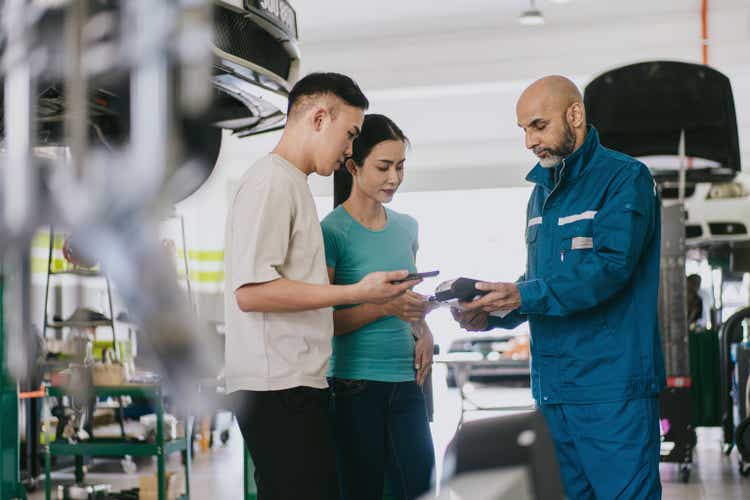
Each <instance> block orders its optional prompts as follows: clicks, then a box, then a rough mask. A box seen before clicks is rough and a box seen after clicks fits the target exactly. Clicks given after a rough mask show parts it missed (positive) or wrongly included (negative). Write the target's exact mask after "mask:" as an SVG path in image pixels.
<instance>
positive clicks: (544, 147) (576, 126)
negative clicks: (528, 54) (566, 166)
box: [516, 75, 586, 167]
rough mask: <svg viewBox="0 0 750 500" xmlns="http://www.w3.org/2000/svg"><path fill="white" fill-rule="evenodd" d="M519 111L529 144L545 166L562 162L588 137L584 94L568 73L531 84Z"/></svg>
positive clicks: (519, 124)
mask: <svg viewBox="0 0 750 500" xmlns="http://www.w3.org/2000/svg"><path fill="white" fill-rule="evenodd" d="M516 114H517V117H518V126H519V127H521V128H522V129H523V130H524V131H525V132H526V147H527V148H528V149H531V150H532V151H533V152H534V154H535V155H537V157H538V158H539V163H540V164H541V165H542V166H543V167H553V166H555V165H557V164H558V163H560V162H561V161H562V159H563V158H565V157H566V156H569V155H570V154H571V153H572V152H573V151H575V150H576V149H578V147H580V145H581V144H583V140H584V139H585V137H586V110H585V109H584V106H583V96H581V92H580V91H579V90H578V87H576V86H575V84H574V83H573V82H572V81H570V80H569V79H568V78H565V77H564V76H559V75H550V76H545V77H544V78H540V79H539V80H537V81H535V82H534V83H532V84H531V85H529V86H528V87H527V88H526V90H524V91H523V93H521V96H520V97H519V98H518V103H517V104H516Z"/></svg>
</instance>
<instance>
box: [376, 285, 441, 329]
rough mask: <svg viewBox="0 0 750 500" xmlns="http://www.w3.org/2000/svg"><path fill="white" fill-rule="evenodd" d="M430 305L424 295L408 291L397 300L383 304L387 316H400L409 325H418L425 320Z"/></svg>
mask: <svg viewBox="0 0 750 500" xmlns="http://www.w3.org/2000/svg"><path fill="white" fill-rule="evenodd" d="M429 307H430V303H429V302H427V300H426V297H425V296H424V295H420V294H418V293H416V292H413V291H411V290H407V291H406V292H404V293H403V294H401V295H399V296H398V297H396V298H395V299H391V300H389V301H388V302H386V303H385V304H383V310H384V312H385V314H386V316H398V317H399V318H401V319H402V320H404V321H406V322H407V323H416V322H417V321H421V320H423V319H424V317H425V315H426V314H427V313H428V311H429Z"/></svg>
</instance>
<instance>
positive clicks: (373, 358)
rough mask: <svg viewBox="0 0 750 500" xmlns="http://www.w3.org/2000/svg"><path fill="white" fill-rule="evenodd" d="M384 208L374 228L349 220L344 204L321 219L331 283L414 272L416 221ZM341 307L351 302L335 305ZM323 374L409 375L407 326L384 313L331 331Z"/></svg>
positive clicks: (395, 378) (396, 378)
mask: <svg viewBox="0 0 750 500" xmlns="http://www.w3.org/2000/svg"><path fill="white" fill-rule="evenodd" d="M385 213H386V216H387V222H386V224H385V226H384V227H383V229H380V230H377V231H373V230H370V229H367V228H366V227H364V226H363V225H361V224H360V223H359V222H357V221H356V220H354V219H353V218H352V216H351V215H349V213H348V212H347V211H346V209H344V207H343V205H339V206H338V207H336V209H335V210H334V211H333V212H331V213H330V214H328V216H327V217H326V218H325V219H323V222H322V223H321V226H322V228H323V240H324V242H325V252H326V264H327V265H328V267H332V268H334V269H335V271H336V273H335V276H334V280H333V282H334V283H335V284H338V285H351V284H353V283H357V282H358V281H360V280H361V279H362V278H364V277H365V276H366V275H367V274H369V273H371V272H374V271H396V270H399V269H407V270H409V272H416V270H417V267H416V263H415V260H416V254H417V248H418V243H417V231H418V230H417V221H416V220H414V219H413V218H412V217H409V216H408V215H405V214H400V213H398V212H394V211H393V210H389V209H387V208H386V209H385ZM345 307H352V306H339V307H338V309H341V308H345ZM328 375H329V376H334V377H337V378H347V379H358V380H377V381H380V382H406V381H410V380H414V378H415V372H414V337H413V335H412V330H411V326H410V325H409V324H408V323H407V322H405V321H403V320H401V319H399V318H397V317H396V316H386V317H383V318H380V319H378V320H376V321H374V322H372V323H370V324H367V325H365V326H363V327H362V328H360V329H358V330H355V331H353V332H351V333H347V334H344V335H338V336H335V337H334V338H333V354H332V355H331V362H330V367H329V369H328Z"/></svg>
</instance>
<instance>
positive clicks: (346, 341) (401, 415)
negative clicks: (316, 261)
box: [322, 114, 435, 500]
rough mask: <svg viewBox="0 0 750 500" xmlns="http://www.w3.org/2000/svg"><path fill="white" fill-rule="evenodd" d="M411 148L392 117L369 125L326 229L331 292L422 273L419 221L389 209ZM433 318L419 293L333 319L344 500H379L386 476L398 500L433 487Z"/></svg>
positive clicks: (375, 118) (344, 311) (373, 118)
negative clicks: (365, 280) (396, 272)
mask: <svg viewBox="0 0 750 500" xmlns="http://www.w3.org/2000/svg"><path fill="white" fill-rule="evenodd" d="M407 143H408V140H407V138H406V136H405V135H404V133H403V132H402V131H401V130H400V129H399V128H398V127H397V126H396V124H395V123H393V121H391V120H390V119H389V118H387V117H385V116H383V115H376V114H370V115H367V116H365V119H364V123H363V124H362V131H361V133H360V135H359V136H358V137H357V138H356V139H355V140H354V144H353V146H352V157H351V158H349V159H347V161H346V170H347V171H348V172H349V173H350V174H351V180H352V183H351V184H352V188H351V193H350V195H349V197H348V198H347V199H346V201H345V202H344V203H343V204H341V205H339V206H338V207H336V208H335V209H334V211H333V212H331V213H330V214H329V215H328V216H327V217H326V218H325V219H324V220H323V222H322V227H323V238H324V241H325V251H326V263H327V265H328V273H329V275H330V278H331V283H336V284H342V285H347V284H352V283H356V282H358V281H359V280H360V279H362V277H363V276H365V275H366V274H368V273H370V272H372V271H386V270H393V269H409V271H410V272H416V265H415V261H416V253H417V248H418V243H417V221H416V220H414V219H413V218H412V217H409V216H408V215H405V214H400V213H398V212H394V211H393V210H389V209H387V208H385V206H384V204H385V203H388V202H390V201H391V200H392V199H393V196H394V194H395V193H396V190H398V187H399V186H400V185H401V182H402V180H403V176H404V161H405V152H406V146H407ZM427 311H428V304H427V302H426V301H425V298H424V297H423V296H421V295H419V294H417V293H415V292H412V291H408V292H406V293H405V294H403V295H402V296H400V297H399V298H397V299H394V300H393V301H391V302H388V303H385V304H361V305H354V306H343V307H338V308H336V309H335V311H334V332H335V336H334V339H333V354H332V356H331V363H330V369H329V376H330V377H331V391H332V395H333V397H332V417H333V423H334V439H335V441H336V449H337V462H338V470H339V480H340V485H341V492H342V495H343V499H344V500H368V499H373V500H380V499H381V498H382V496H383V482H384V477H386V476H387V477H388V483H389V484H390V486H391V494H392V496H393V497H394V498H397V499H412V498H416V497H417V496H419V495H421V494H422V493H424V492H426V491H427V490H428V489H429V487H430V477H431V475H432V469H433V466H434V463H435V457H434V448H433V444H432V436H431V434H430V427H429V424H428V417H427V409H426V405H425V400H424V395H423V393H422V390H421V387H420V385H421V384H422V382H423V381H424V379H425V377H426V376H427V374H428V372H429V370H430V367H431V364H432V349H433V340H432V334H431V332H430V330H429V328H428V327H427V324H426V323H425V321H424V317H425V314H426V313H427Z"/></svg>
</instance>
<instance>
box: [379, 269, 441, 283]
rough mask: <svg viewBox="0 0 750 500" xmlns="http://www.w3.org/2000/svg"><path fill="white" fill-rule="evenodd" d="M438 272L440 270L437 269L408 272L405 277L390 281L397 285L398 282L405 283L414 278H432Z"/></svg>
mask: <svg viewBox="0 0 750 500" xmlns="http://www.w3.org/2000/svg"><path fill="white" fill-rule="evenodd" d="M438 274H440V271H437V270H435V271H427V272H426V273H410V274H408V275H407V276H406V278H404V279H402V280H396V281H391V283H393V284H394V285H398V284H399V283H405V282H407V281H414V280H418V279H421V278H433V277H435V276H437V275H438Z"/></svg>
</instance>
